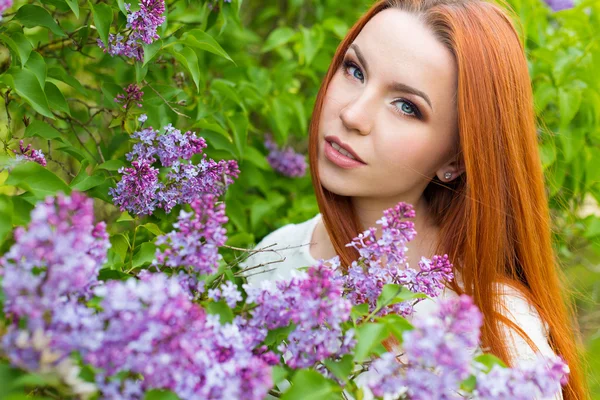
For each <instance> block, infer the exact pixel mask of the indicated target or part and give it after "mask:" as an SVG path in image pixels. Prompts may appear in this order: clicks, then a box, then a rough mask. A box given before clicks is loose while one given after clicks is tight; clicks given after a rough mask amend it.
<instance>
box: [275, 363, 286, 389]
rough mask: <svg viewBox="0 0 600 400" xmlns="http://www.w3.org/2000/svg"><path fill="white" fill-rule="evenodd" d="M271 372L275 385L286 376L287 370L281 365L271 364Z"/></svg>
mask: <svg viewBox="0 0 600 400" xmlns="http://www.w3.org/2000/svg"><path fill="white" fill-rule="evenodd" d="M271 372H272V376H273V383H274V384H275V385H277V384H278V383H279V382H281V381H282V380H284V379H285V378H286V377H287V376H288V371H287V370H286V369H285V368H283V367H282V366H281V365H273V368H272V369H271Z"/></svg>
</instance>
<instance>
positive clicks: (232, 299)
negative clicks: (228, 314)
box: [208, 281, 242, 308]
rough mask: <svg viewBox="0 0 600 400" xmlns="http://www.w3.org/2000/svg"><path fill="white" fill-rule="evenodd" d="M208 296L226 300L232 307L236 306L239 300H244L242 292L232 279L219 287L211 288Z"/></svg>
mask: <svg viewBox="0 0 600 400" xmlns="http://www.w3.org/2000/svg"><path fill="white" fill-rule="evenodd" d="M208 298H210V299H213V300H215V301H219V300H224V301H225V303H227V305H228V306H229V307H230V308H235V306H236V304H237V303H238V302H239V301H242V294H241V293H240V291H239V290H237V287H236V286H235V285H234V284H233V282H231V281H227V282H226V283H224V284H222V285H221V286H220V287H219V288H215V289H209V290H208Z"/></svg>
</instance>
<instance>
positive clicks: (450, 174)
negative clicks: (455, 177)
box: [444, 172, 452, 179]
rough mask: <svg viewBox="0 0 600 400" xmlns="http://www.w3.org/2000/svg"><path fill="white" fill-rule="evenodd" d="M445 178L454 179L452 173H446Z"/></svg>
mask: <svg viewBox="0 0 600 400" xmlns="http://www.w3.org/2000/svg"><path fill="white" fill-rule="evenodd" d="M444 178H446V179H450V178H452V172H446V173H445V174H444Z"/></svg>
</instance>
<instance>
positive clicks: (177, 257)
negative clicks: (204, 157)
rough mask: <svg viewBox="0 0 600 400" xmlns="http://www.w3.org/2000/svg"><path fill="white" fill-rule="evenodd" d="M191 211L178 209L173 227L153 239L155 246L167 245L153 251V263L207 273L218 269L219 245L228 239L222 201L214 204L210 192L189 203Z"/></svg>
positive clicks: (219, 258) (226, 219) (212, 272)
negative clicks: (154, 253) (171, 229)
mask: <svg viewBox="0 0 600 400" xmlns="http://www.w3.org/2000/svg"><path fill="white" fill-rule="evenodd" d="M190 206H191V208H192V211H191V212H187V211H184V210H181V212H180V213H179V217H178V220H177V223H175V224H173V227H174V228H175V229H176V230H174V231H171V232H169V233H167V234H166V235H161V236H159V237H157V238H156V244H157V245H159V246H160V245H163V244H166V247H165V248H164V250H161V249H160V248H159V249H157V250H156V255H155V257H156V260H155V261H154V262H153V263H154V264H155V265H165V266H167V267H171V268H178V267H182V268H186V269H188V268H190V269H191V270H193V271H195V272H197V273H200V274H203V275H210V274H214V273H215V272H216V271H217V268H218V264H219V260H221V259H222V258H223V257H222V256H221V255H220V254H219V247H221V246H223V245H224V244H225V242H226V241H227V231H226V230H225V228H224V227H223V225H224V224H225V223H227V221H228V218H227V216H226V215H225V204H224V203H220V204H217V203H216V198H215V196H214V195H212V194H204V195H202V196H201V197H200V198H198V199H195V200H193V201H192V203H191V204H190Z"/></svg>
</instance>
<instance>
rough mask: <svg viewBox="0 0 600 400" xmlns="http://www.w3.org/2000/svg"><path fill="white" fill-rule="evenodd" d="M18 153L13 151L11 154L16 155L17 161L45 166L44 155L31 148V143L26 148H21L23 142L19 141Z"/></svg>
mask: <svg viewBox="0 0 600 400" xmlns="http://www.w3.org/2000/svg"><path fill="white" fill-rule="evenodd" d="M19 151H20V153H19V152H17V151H16V150H13V152H14V153H15V154H16V155H17V157H16V158H17V160H27V161H33V162H36V163H38V164H40V165H41V166H43V167H45V166H46V157H44V153H43V152H42V151H41V150H35V149H32V148H31V143H30V144H28V145H27V147H23V140H19Z"/></svg>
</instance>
